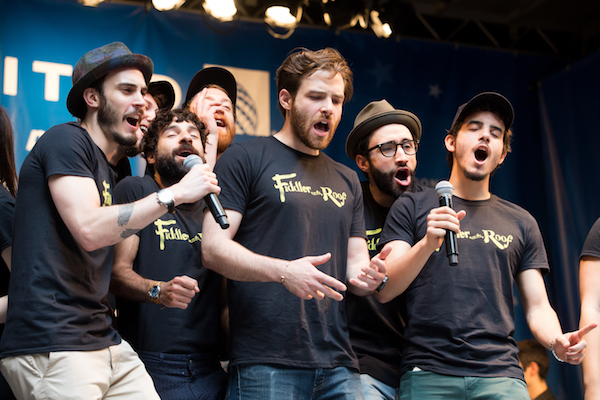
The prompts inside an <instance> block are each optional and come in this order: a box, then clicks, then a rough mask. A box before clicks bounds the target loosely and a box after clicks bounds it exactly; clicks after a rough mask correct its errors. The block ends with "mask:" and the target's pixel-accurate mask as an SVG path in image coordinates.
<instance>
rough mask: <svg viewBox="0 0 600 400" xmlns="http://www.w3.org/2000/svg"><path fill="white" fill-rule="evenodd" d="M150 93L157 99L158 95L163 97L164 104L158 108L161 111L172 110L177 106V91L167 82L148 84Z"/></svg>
mask: <svg viewBox="0 0 600 400" xmlns="http://www.w3.org/2000/svg"><path fill="white" fill-rule="evenodd" d="M148 93H150V95H152V97H154V98H155V100H156V96H157V95H163V96H164V98H165V100H164V103H163V104H158V101H157V102H156V104H158V108H159V109H161V110H170V109H172V108H173V106H174V105H175V89H173V85H171V84H170V83H169V82H167V81H156V82H150V83H149V84H148Z"/></svg>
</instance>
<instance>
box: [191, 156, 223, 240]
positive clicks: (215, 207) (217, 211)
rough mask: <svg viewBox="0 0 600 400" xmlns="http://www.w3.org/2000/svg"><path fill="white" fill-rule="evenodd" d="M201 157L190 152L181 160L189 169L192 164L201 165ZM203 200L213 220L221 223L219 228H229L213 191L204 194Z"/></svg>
mask: <svg viewBox="0 0 600 400" xmlns="http://www.w3.org/2000/svg"><path fill="white" fill-rule="evenodd" d="M202 164H203V162H202V159H201V158H200V157H198V156H197V155H195V154H190V155H189V156H187V157H186V158H185V160H183V167H184V168H185V169H186V170H187V171H189V170H190V169H192V167H193V166H194V165H202ZM204 202H205V203H206V205H207V206H208V209H209V210H210V212H211V213H212V215H213V217H215V221H217V222H218V223H219V225H221V229H227V228H229V221H228V220H227V214H225V211H224V210H223V206H222V205H221V202H220V201H219V199H218V197H217V195H216V194H214V193H209V194H207V195H206V196H204Z"/></svg>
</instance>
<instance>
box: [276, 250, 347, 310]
mask: <svg viewBox="0 0 600 400" xmlns="http://www.w3.org/2000/svg"><path fill="white" fill-rule="evenodd" d="M330 258H331V253H327V254H324V255H322V256H314V257H311V256H309V257H302V258H299V259H297V260H294V261H290V262H289V263H288V264H287V266H286V267H285V269H283V270H282V271H281V277H282V280H283V282H282V283H283V285H284V286H285V288H286V289H287V290H289V291H290V292H292V293H293V294H295V295H296V296H298V297H300V298H301V299H304V300H311V299H312V298H313V297H314V298H315V299H317V300H321V299H323V298H325V297H329V298H331V299H333V300H337V301H341V300H342V299H343V298H344V296H342V295H341V293H338V292H337V291H336V289H337V290H339V291H345V290H346V289H347V288H346V285H344V284H343V283H342V282H340V281H339V280H337V279H335V278H334V277H332V276H329V275H327V274H325V273H323V272H321V271H320V270H319V269H318V268H317V267H316V266H317V265H321V264H325V263H326V262H327V261H329V259H330Z"/></svg>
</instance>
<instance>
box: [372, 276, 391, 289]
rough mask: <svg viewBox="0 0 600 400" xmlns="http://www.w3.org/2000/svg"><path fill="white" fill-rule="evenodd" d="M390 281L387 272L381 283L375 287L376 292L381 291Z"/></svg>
mask: <svg viewBox="0 0 600 400" xmlns="http://www.w3.org/2000/svg"><path fill="white" fill-rule="evenodd" d="M387 281H388V276H387V274H385V278H383V281H381V285H379V286H377V289H375V293H379V292H381V291H382V290H383V288H384V287H385V284H386V283H387Z"/></svg>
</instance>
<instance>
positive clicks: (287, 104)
mask: <svg viewBox="0 0 600 400" xmlns="http://www.w3.org/2000/svg"><path fill="white" fill-rule="evenodd" d="M293 101H294V98H293V97H292V94H291V93H290V92H288V90H287V89H281V91H280V92H279V104H281V107H283V109H284V110H286V111H289V110H291V109H292V103H293Z"/></svg>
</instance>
